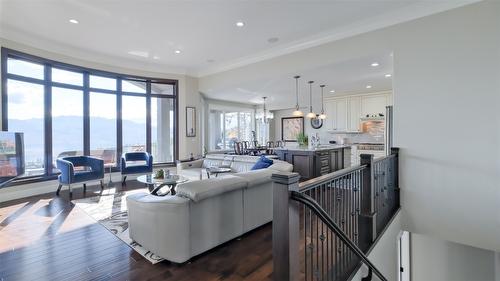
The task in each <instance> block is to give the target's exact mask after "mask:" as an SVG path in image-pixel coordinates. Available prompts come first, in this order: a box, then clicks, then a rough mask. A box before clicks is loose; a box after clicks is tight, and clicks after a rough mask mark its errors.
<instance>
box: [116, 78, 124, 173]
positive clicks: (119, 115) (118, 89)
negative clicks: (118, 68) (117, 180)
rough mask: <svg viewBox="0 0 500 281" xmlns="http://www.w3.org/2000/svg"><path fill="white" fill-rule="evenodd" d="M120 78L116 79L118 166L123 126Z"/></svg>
mask: <svg viewBox="0 0 500 281" xmlns="http://www.w3.org/2000/svg"><path fill="white" fill-rule="evenodd" d="M122 124H123V122H122V79H121V78H117V79H116V158H117V161H116V163H117V165H118V166H120V159H121V155H122V153H123V128H122Z"/></svg>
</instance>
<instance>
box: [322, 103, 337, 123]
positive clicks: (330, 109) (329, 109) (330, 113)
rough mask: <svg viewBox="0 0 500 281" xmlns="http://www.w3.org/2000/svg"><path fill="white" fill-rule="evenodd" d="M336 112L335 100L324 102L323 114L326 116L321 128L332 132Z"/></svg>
mask: <svg viewBox="0 0 500 281" xmlns="http://www.w3.org/2000/svg"><path fill="white" fill-rule="evenodd" d="M336 111H337V102H336V101H335V100H326V101H325V114H326V119H325V120H324V121H323V122H324V124H323V126H324V127H325V128H326V129H327V130H333V129H334V128H335V127H334V122H336V121H335V120H336V117H335V114H336Z"/></svg>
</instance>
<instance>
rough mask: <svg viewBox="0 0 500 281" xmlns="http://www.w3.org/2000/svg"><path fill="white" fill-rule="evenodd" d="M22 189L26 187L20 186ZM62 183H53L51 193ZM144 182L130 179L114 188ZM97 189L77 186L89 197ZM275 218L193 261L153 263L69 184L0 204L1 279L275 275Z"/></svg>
mask: <svg viewBox="0 0 500 281" xmlns="http://www.w3.org/2000/svg"><path fill="white" fill-rule="evenodd" d="M20 188H22V187H20ZM56 188H57V186H54V193H55V190H56ZM138 188H143V185H141V184H139V183H137V182H135V181H129V182H128V183H127V186H126V187H123V188H121V187H118V188H117V190H118V191H121V190H132V189H138ZM99 191H100V188H98V187H97V186H89V187H88V188H87V192H86V194H83V190H82V189H77V190H74V191H73V199H78V198H83V197H92V196H96V195H98V194H99ZM271 228H272V226H271V224H267V225H264V226H262V227H260V228H258V229H256V230H254V231H252V232H250V233H247V234H245V235H244V236H242V237H241V238H240V239H235V240H232V241H230V242H228V243H226V244H223V245H221V246H219V247H217V248H215V249H213V250H211V251H209V252H207V253H205V254H202V255H200V256H198V257H195V258H193V259H192V260H191V262H189V263H185V264H174V263H170V262H168V261H164V262H161V263H158V264H156V265H152V264H151V263H150V262H149V261H147V260H146V259H144V258H143V257H142V256H140V255H139V254H137V253H136V252H135V251H134V250H132V249H131V248H130V247H129V246H128V245H126V244H125V243H124V242H122V241H121V240H120V239H118V238H117V237H115V236H114V235H113V234H111V233H110V232H109V231H108V230H107V229H105V228H104V227H103V226H101V225H100V224H99V223H97V222H96V221H95V220H93V219H92V218H91V217H89V216H88V215H87V214H86V213H85V212H84V211H82V210H80V209H79V208H77V207H75V206H74V205H73V203H71V202H70V200H69V194H68V192H67V190H66V189H65V190H64V191H62V192H61V196H60V197H55V195H54V194H47V195H42V196H34V197H30V198H25V199H20V200H15V201H10V202H5V203H0V281H7V280H16V281H18V280H72V281H79V280H179V281H189V280H272V271H273V270H272V249H271V248H272V245H271V243H272V242H271V240H272V239H271V235H272V233H271Z"/></svg>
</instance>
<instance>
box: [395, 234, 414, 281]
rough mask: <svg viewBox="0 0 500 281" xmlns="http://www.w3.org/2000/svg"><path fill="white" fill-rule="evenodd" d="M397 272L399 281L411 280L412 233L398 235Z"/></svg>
mask: <svg viewBox="0 0 500 281" xmlns="http://www.w3.org/2000/svg"><path fill="white" fill-rule="evenodd" d="M404 244H406V245H404ZM397 270H398V281H410V280H411V233H410V232H408V231H404V230H403V231H401V232H400V233H399V234H398V268H397Z"/></svg>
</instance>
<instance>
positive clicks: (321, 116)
mask: <svg viewBox="0 0 500 281" xmlns="http://www.w3.org/2000/svg"><path fill="white" fill-rule="evenodd" d="M320 87H321V114H320V115H319V116H318V118H319V119H323V120H324V119H326V114H325V105H324V104H325V99H324V98H323V88H325V85H320Z"/></svg>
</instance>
